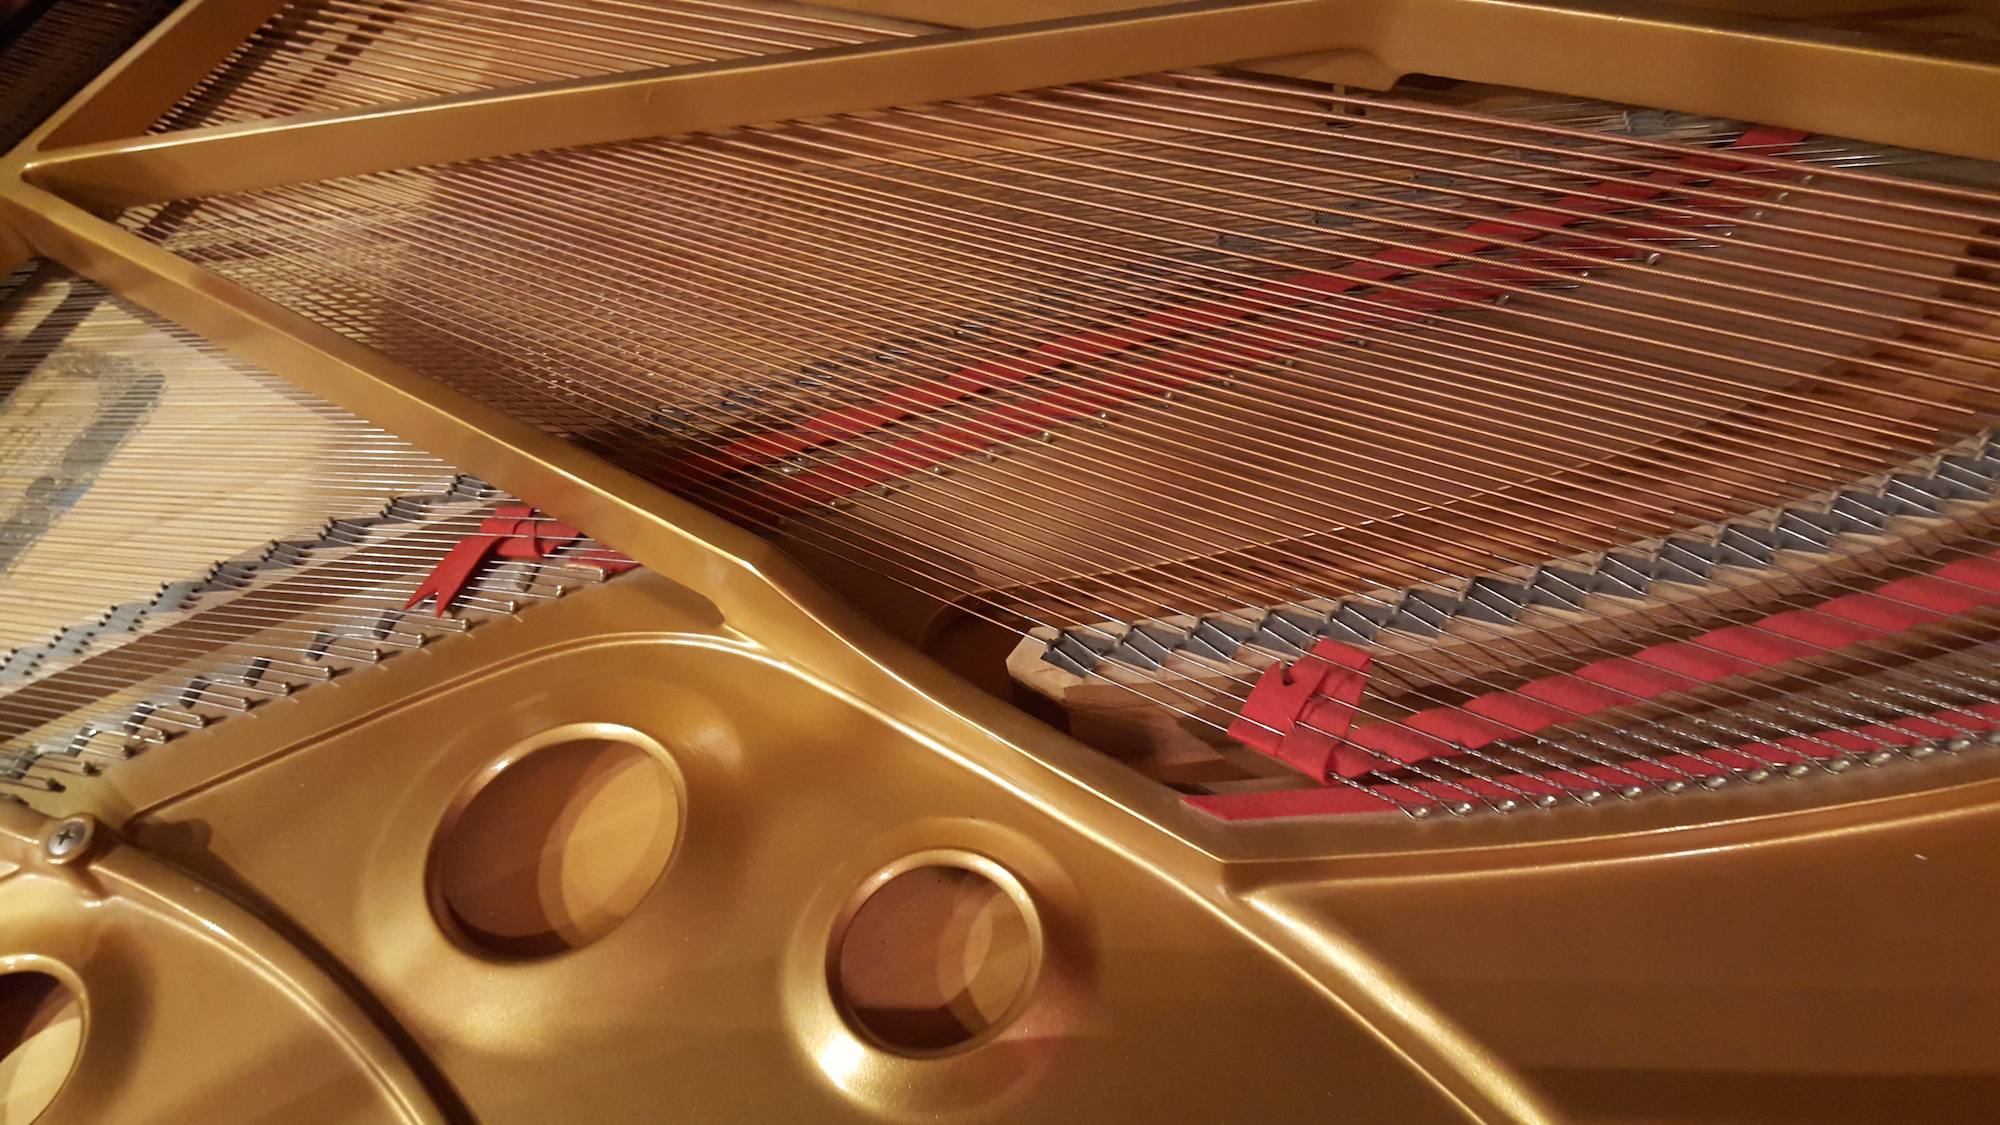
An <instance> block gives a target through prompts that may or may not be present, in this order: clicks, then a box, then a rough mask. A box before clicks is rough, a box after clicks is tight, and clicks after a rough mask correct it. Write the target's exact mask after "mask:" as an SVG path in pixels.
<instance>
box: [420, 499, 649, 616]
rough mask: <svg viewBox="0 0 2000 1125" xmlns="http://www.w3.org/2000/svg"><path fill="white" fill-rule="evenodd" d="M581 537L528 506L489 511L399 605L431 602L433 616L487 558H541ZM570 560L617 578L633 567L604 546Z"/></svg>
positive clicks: (449, 604) (458, 591)
mask: <svg viewBox="0 0 2000 1125" xmlns="http://www.w3.org/2000/svg"><path fill="white" fill-rule="evenodd" d="M581 538H583V532H581V531H578V530H577V529H576V528H573V527H571V526H569V525H568V524H562V523H557V522H555V521H554V520H550V519H545V518H543V517H541V516H537V515H536V514H535V510H534V509H533V508H495V509H494V510H493V515H492V516H491V517H490V518H488V519H483V520H481V521H479V531H478V532H477V533H476V534H473V535H468V536H466V537H465V538H464V539H461V540H459V541H458V542H457V543H455V544H453V545H452V548H451V550H449V551H447V552H445V556H444V558H442V559H439V560H438V564H437V566H435V567H433V568H432V569H431V572H430V574H429V575H428V576H426V577H425V578H424V580H423V582H422V583H420V584H419V585H418V586H417V590H416V593H413V594H411V595H410V600H409V601H407V602H404V603H403V608H404V609H415V608H416V607H417V605H418V604H419V603H421V602H422V601H423V600H424V599H425V598H436V599H437V601H436V604H435V612H436V615H437V616H439V617H443V616H444V611H445V610H447V609H449V608H451V603H452V602H453V601H455V600H457V598H458V595H459V594H460V592H462V591H463V590H464V589H465V584H466V583H468V582H470V581H472V576H473V574H474V573H476V572H477V571H478V570H479V566H480V564H481V563H484V562H485V561H487V560H488V559H491V558H495V557H498V558H503V559H545V558H548V557H549V556H550V555H551V554H553V553H554V552H555V551H556V550H557V549H559V548H561V547H566V546H568V545H569V544H571V543H574V542H576V541H577V540H579V539H581ZM573 561H575V562H580V563H584V564H585V565H588V566H594V567H596V568H598V569H600V570H602V571H604V572H605V573H606V574H607V575H610V574H622V573H624V572H625V571H628V570H631V569H632V568H633V567H636V566H638V565H639V564H638V563H637V562H635V561H633V560H632V559H629V558H626V557H625V556H624V555H621V554H619V553H618V552H616V551H614V550H612V549H611V548H609V547H594V548H592V549H591V550H588V551H585V552H584V553H583V554H581V555H578V556H576V558H575V559H574V560H573Z"/></svg>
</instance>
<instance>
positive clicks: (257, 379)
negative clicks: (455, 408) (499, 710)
mask: <svg viewBox="0 0 2000 1125" xmlns="http://www.w3.org/2000/svg"><path fill="white" fill-rule="evenodd" d="M0 463H4V465H5V466H6V468H5V472H4V475H0V606H4V609H0V786H14V787H25V788H30V789H39V790H49V789H56V788H60V787H61V784H62V777H63V775H65V774H67V773H76V772H94V771H96V770H99V769H101V768H103V766H105V765H106V764H107V763H109V762H111V761H115V760H118V759H122V758H126V757H129V756H131V755H132V754H134V753H137V752H139V751H142V750H144V749H146V748H148V747H151V746H155V745H158V744H160V743H164V742H166V741H168V740H170V739H171V738H173V737H175V736H176V735H178V734H181V733H185V732H187V731H192V730H199V729H202V728H204V727H206V726H208V725H210V724H212V723H214V722H216V721H219V720H221V719H226V718H228V717H229V716H231V715H236V714H242V713H245V712H247V711H249V710H250V709H252V708H253V707H255V706H257V705H259V704H261V703H264V702H267V701H270V700H273V699H279V698H283V697H285V696H286V695H289V694H290V693H292V692H293V691H295V690H298V689H300V688H303V687H308V686H311V685H313V684H317V683H323V682H326V681H329V680H331V679H333V678H335V677H336V676H338V675H339V674H340V673H342V672H344V671H347V670H350V669H353V668H357V667H362V666H366V665H369V664H373V663H376V662H378V661H380V660H381V659H383V658H384V657H386V656H390V655H393V654H395V653H397V652H400V651H406V650H410V649H414V648H417V647H419V646H421V645H422V644H424V643H425V642H427V641H429V640H431V639H433V638H436V637H440V636H446V635H451V634H455V633H462V632H465V631H466V630H467V629H469V628H471V627H472V626H473V625H475V624H478V623H480V622H482V621H486V620H491V619H494V618H496V617H502V616H510V615H512V614H514V613H515V612H517V611H518V610H520V609H521V608H523V607H524V606H526V605H531V604H534V603H535V602H538V601H545V600H548V599H551V598H554V597H558V596H560V595H561V594H562V593H563V592H565V591H566V590H568V589H570V588H573V587H575V586H577V585H580V584H584V583H588V582H594V581H600V580H602V578H603V577H604V576H605V575H606V574H608V573H616V572H618V571H620V570H623V569H629V563H628V562H626V561H624V560H622V557H617V556H612V555H611V554H610V553H609V552H606V551H605V550H604V549H602V548H600V547H598V546H597V545H596V544H594V543H592V542H591V541H589V540H588V539H586V538H584V537H583V536H582V535H581V533H579V532H576V531H575V530H574V529H570V528H566V527H562V526H561V525H557V524H555V523H554V522H553V521H550V520H546V519H544V518H542V517H539V516H538V515H534V514H533V513H530V512H528V511H527V510H526V509H525V508H522V507H520V505H519V502H518V501H515V500H513V499H512V498H511V497H508V496H506V495H505V494H503V493H501V492H499V491H497V490H495V489H493V488H490V487H488V486H487V485H485V484H484V483H482V482H480V481H478V480H476V479H474V478H471V477H468V476H466V475H464V474H462V473H459V472H458V471H457V470H455V469H453V468H452V467H451V466H448V465H446V464H444V463H443V462H441V461H439V460H437V459H436V458H434V457H431V456H429V455H428V454H425V453H424V452H422V451H421V450H418V449H415V448H413V447H412V446H410V445H409V444H408V443H407V442H404V441H402V440H400V439H398V438H396V437H394V436H392V435H390V434H388V433H386V432H384V431H383V430H381V429H380V428H378V427H375V426H372V425H369V424H367V423H365V422H363V421H361V420H360V419H358V418H356V417H354V416H353V415H351V414H348V413H346V412H344V411H341V410H338V409H336V408H334V407H333V406H331V405H330V404H328V403H326V402H324V401H322V400H320V399H317V398H315V397H314V396H312V395H310V394H307V393H305V392H303V391H300V390H299V389H297V388H295V387H293V386H291V385H290V384H288V383H286V382H284V381H282V380H280V379H278V378H276V377H274V376H272V375H270V374H268V373H266V372H263V371H260V370H256V369H253V368H249V367H247V366H246V365H244V364H242V363H240V362H237V361H234V360H232V359H230V358H228V357H227V356H225V355H224V354H222V353H220V352H219V351H217V350H216V349H214V348H213V347H212V346H210V345H208V344H206V343H204V342H202V341H199V340H198V339H196V338H194V337H192V336H189V335H187V334H186V333H184V332H181V331H179V330H177V329H174V328H171V327H169V326H167V325H165V324H163V323H161V322H159V321H157V320H155V319H154V318H152V317H151V316H149V315H147V314H145V313H143V312H141V311H140V310H138V309H136V308H134V307H132V306H130V305H128V304H126V303H125V302H123V301H122V300H120V299H117V298H113V297H111V296H109V295H108V294H106V293H105V292H104V291H103V290H102V289H101V288H99V287H98V286H96V285H95V284H93V283H90V282H87V281H84V280H82V279H80V278H77V277H75V276H74V275H71V274H68V273H67V272H65V271H62V270H60V269H57V268H54V267H46V266H45V267H43V268H41V269H40V271H39V272H38V273H36V274H35V275H34V276H33V277H31V278H30V279H29V280H28V281H26V282H25V284H24V286H23V288H22V289H21V291H20V292H18V293H17V294H16V295H15V296H14V298H13V299H12V300H10V301H9V302H8V305H7V307H6V308H5V309H4V315H0ZM496 522H498V523H504V524H506V525H507V526H506V527H504V528H496V527H494V526H492V525H494V524H495V523H496ZM496 531H497V532H502V533H504V534H500V535H496V534H495V532H496ZM524 537H525V539H526V540H527V541H528V542H530V543H532V544H534V545H535V547H536V549H535V550H532V551H527V550H518V549H516V550H511V551H510V550H506V549H504V547H502V541H504V540H508V539H512V540H514V541H517V542H518V541H520V540H522V539H523V538H524ZM487 540H493V542H492V543H491V544H488V543H487ZM468 543H471V544H473V545H474V549H473V550H470V551H469V550H468V548H467V547H466V544H468ZM484 546H492V547H499V548H501V549H499V550H496V551H484V552H483V553H481V551H480V550H479V548H481V547H484ZM475 556H476V557H475ZM453 558H456V559H459V560H465V561H467V562H468V564H469V565H467V566H465V567H462V568H460V569H462V571H463V574H462V575H461V576H460V577H461V578H462V584H461V585H458V586H451V585H445V584H440V579H439V577H438V576H439V575H441V574H445V573H449V568H447V567H446V565H445V564H446V563H447V561H448V560H450V559H453Z"/></svg>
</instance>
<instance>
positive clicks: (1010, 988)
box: [833, 865, 1035, 1051]
mask: <svg viewBox="0 0 2000 1125" xmlns="http://www.w3.org/2000/svg"><path fill="white" fill-rule="evenodd" d="M1034 953H1035V951H1034V935H1033V934H1032V933H1031V931H1030V927H1029V923H1028V919H1027V918H1026V917H1024V916H1023V914H1022V912H1021V907H1020V906H1019V904H1017V903H1016V902H1015V900H1014V899H1013V897H1012V896H1010V895H1009V894H1008V893H1007V892H1006V891H1005V890H1003V889H1002V888H1001V887H1000V886H999V885H997V884H996V883H994V882H993V880H991V879H988V878H987V877H986V876H984V875H982V874H980V873H979V872H976V871H969V870H966V869H965V868H961V867H950V866H943V865H935V866H927V867H917V868H913V869H912V870H909V871H905V872H903V873H902V874H900V875H896V876H895V877H893V878H891V879H890V880H889V881H888V882H886V883H883V884H882V885H881V886H880V887H878V888H877V889H876V890H875V892H874V893H873V894H871V895H869V896H868V898H867V899H866V900H865V901H864V902H862V904H861V905H860V907H859V908H858V909H856V910H855V912H854V916H853V918H852V919H850V920H849V922H848V924H847V929H846V932H845V933H844V934H843V935H842V936H841V939H840V946H839V952H838V954H837V956H836V957H835V958H834V962H835V964H834V972H833V978H834V985H835V988H836V989H837V991H838V995H839V998H840V1000H841V1003H842V1006H843V1007H845V1008H846V1010H847V1012H848V1014H849V1015H850V1016H851V1017H852V1018H853V1020H854V1021H855V1022H856V1023H858V1024H860V1025H861V1027H862V1029H864V1030H865V1031H867V1033H868V1034H869V1035H871V1036H873V1037H874V1038H875V1039H876V1040H877V1041H879V1042H881V1043H882V1044H883V1045H884V1046H888V1047H892V1048H900V1049H903V1050H909V1051H939V1050H944V1049H946V1048H950V1047H956V1046H958V1045H960V1044H962V1043H965V1042H968V1041H970V1040H972V1039H974V1038H976V1037H978V1036H980V1035H981V1034H983V1033H985V1032H986V1031H988V1030H990V1029H991V1028H993V1027H995V1026H996V1025H998V1024H999V1023H1000V1022H1001V1021H1002V1020H1005V1019H1006V1018H1007V1017H1008V1016H1009V1015H1010V1014H1011V1013H1012V1012H1013V1010H1014V1009H1015V1008H1016V1006H1017V1002H1018V1001H1019V1000H1020V998H1021V995H1022V993H1023V992H1025V991H1026V989H1027V987H1028V983H1029V978H1030V977H1031V976H1032V975H1033V973H1034V959H1035V957H1034Z"/></svg>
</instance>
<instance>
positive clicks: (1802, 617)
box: [1230, 551, 2000, 778]
mask: <svg viewBox="0 0 2000 1125" xmlns="http://www.w3.org/2000/svg"><path fill="white" fill-rule="evenodd" d="M1996 604H2000V551H1996V552H1994V554H1992V555H1981V556H1974V557H1972V558H1967V559H1961V560H1958V561H1956V562H1953V563H1950V564H1948V565H1946V566H1943V567H1940V568H1939V569H1938V571H1937V572H1936V573H1935V574H1920V575H1913V576H1911V577H1908V578H1899V579H1896V580H1895V581H1892V582H1889V583H1886V584H1884V585H1883V586H1882V587H1880V588H1879V589H1878V590H1876V591H1875V592H1873V593H1870V594H1848V595H1845V596H1843V597H1838V598H1833V599H1831V600H1829V601H1826V602H1822V603H1821V604H1820V605H1819V606H1817V607H1814V608H1811V609H1797V610H1786V611H1784V612H1782V613H1775V614H1772V615H1770V616H1768V617H1765V618H1763V619H1762V620H1760V621H1758V622H1756V623H1755V624H1753V625H1730V626H1725V627H1723V628H1720V629H1712V630H1710V631H1709V632H1706V633H1703V634H1701V635H1700V636H1697V637H1693V638H1691V639H1689V640H1685V641H1676V642H1672V643H1669V644H1662V645H1655V646H1653V647H1652V648H1648V649H1644V650H1642V651H1640V652H1638V653H1635V654H1633V655H1632V656H1631V657H1629V658H1626V657H1615V658H1612V659H1607V660H1599V661H1595V662H1593V663H1591V664H1586V665H1584V666H1583V667H1581V668H1578V669H1577V670H1576V671H1574V672H1569V673H1566V674H1563V675H1559V676H1545V677H1543V678H1541V679H1538V680H1531V681H1529V682H1528V683H1525V684H1522V685H1521V686H1520V687H1518V688H1515V689H1514V690H1512V691H1496V692H1488V693H1487V694H1485V695H1481V696H1476V697H1474V698H1473V699H1470V700H1468V701H1466V703H1465V704H1464V705H1463V706H1460V707H1437V708H1432V709H1430V710H1427V711H1419V712H1417V713H1416V714H1414V715H1411V716H1409V717H1408V718H1405V719H1402V720H1400V721H1396V722H1378V723H1370V724H1367V725H1365V726H1362V727H1359V728H1355V727H1353V726H1352V723H1353V718H1354V713H1355V711H1356V710H1357V709H1358V704H1359V702H1360V698H1361V696H1360V694H1359V692H1358V691H1357V692H1355V693H1354V698H1353V699H1352V700H1351V701H1350V705H1349V707H1348V711H1347V714H1346V716H1345V717H1344V721H1341V722H1339V723H1337V724H1334V725H1331V726H1329V725H1322V724H1320V723H1317V722H1312V721H1310V720H1304V721H1305V722H1306V723H1307V725H1308V726H1309V727H1311V728H1316V730H1317V732H1319V733H1315V734H1313V735H1312V736H1311V737H1312V738H1313V739H1314V741H1313V744H1312V745H1313V749H1312V751H1311V753H1310V755H1308V757H1310V760H1312V761H1313V762H1314V763H1319V762H1325V763H1327V764H1328V766H1329V768H1331V769H1332V770H1333V772H1335V773H1337V774H1338V775H1339V776H1341V777H1359V776H1360V775H1362V774H1364V773H1367V772H1369V771H1371V770H1375V769H1380V768H1382V767H1383V766H1384V765H1385V764H1388V763H1402V764H1409V763H1414V762H1420V761H1423V760H1425V759H1427V758H1441V757H1448V756H1450V755H1453V754H1460V753H1464V752H1465V751H1467V750H1477V749H1479V748H1480V747H1483V746H1487V745H1490V744H1492V743H1495V742H1500V741H1503V740H1505V739H1508V738H1513V737H1517V736H1520V735H1526V734H1533V733H1534V732H1536V731H1539V730H1543V729H1545V728H1548V727H1551V726H1555V725H1557V724H1560V723H1567V722H1573V721H1575V720H1577V719H1581V718H1584V717H1586V716H1589V715H1593V714H1596V713H1597V712H1600V711H1606V710H1609V709H1611V708H1614V707H1623V706H1626V705H1628V704H1632V703H1637V702H1640V701H1642V700H1647V699H1655V698H1658V697H1659V696H1662V695H1666V694H1669V693H1671V692H1676V691H1686V690H1687V689H1689V688H1693V687H1699V686H1700V685H1702V684H1707V683H1713V682H1715V681H1717V680H1720V679H1722V678H1724V677H1725V676H1735V675H1741V674H1743V673H1745V672H1752V671H1756V670H1758V669H1761V668H1768V667H1771V666H1772V665H1776V664H1782V663H1784V662H1785V661H1787V660H1797V659H1800V658H1802V657H1808V656H1814V655H1818V654H1821V653H1825V652H1829V651H1832V650H1833V649H1836V648H1839V647H1841V646H1843V645H1849V644H1855V643H1858V642H1861V641H1867V640H1874V639H1876V638H1879V637H1883V636H1886V635H1888V631H1887V630H1885V629H1884V628H1882V627H1881V626H1882V623H1883V622H1887V621H1893V622H1895V623H1896V628H1897V629H1898V630H1901V629H1908V628H1911V627H1914V626H1917V625H1922V624H1927V623H1929V622H1933V621H1940V620H1943V619H1945V618H1947V617H1950V616H1952V615H1954V614H1957V613H1963V612H1965V611H1966V610H1968V609H1973V608H1976V607H1978V606H1986V605H1996ZM1857 618H1858V619H1857ZM1331 643H1332V642H1322V645H1325V644H1331ZM1338 647H1339V648H1341V649H1345V650H1346V651H1349V652H1353V653H1355V655H1356V656H1360V655H1361V654H1360V653H1359V650H1353V649H1347V648H1346V646H1344V645H1342V646H1338ZM1314 652H1315V653H1318V652H1319V650H1318V649H1315V650H1314ZM1345 663H1346V665H1347V666H1348V667H1350V668H1354V669H1356V670H1357V674H1358V675H1360V676H1361V677H1362V681H1363V683H1364V684H1365V680H1366V672H1367V666H1366V665H1365V664H1356V663H1355V662H1354V660H1353V659H1352V658H1347V659H1346V660H1345ZM1275 671H1276V669H1270V670H1266V671H1265V673H1264V676H1263V678H1262V679H1260V680H1259V681H1258V683H1257V685H1256V687H1254V688H1252V689H1251V692H1250V695H1249V697H1248V698H1247V699H1246V700H1245V701H1244V705H1243V707H1244V710H1243V714H1244V715H1245V716H1246V717H1247V716H1250V715H1251V714H1252V713H1253V712H1254V713H1255V715H1256V716H1257V719H1256V723H1257V729H1260V730H1265V729H1268V730H1276V731H1286V730H1290V729H1292V728H1291V726H1290V725H1289V724H1291V723H1294V722H1299V721H1301V717H1302V715H1303V714H1304V712H1303V711H1301V710H1298V709H1297V708H1302V707H1306V706H1309V705H1316V704H1314V698H1315V697H1314V696H1313V694H1312V693H1311V692H1304V693H1298V692H1294V691H1291V690H1290V689H1289V688H1281V687H1277V686H1272V685H1280V684H1282V683H1283V681H1282V680H1281V679H1280V678H1276V677H1274V675H1273V673H1274V672H1275ZM1350 687H1351V685H1343V690H1349V689H1350ZM1343 698H1344V697H1343ZM1230 733H1231V734H1232V736H1234V735H1235V727H1233V726H1232V727H1231V728H1230ZM1240 740H1241V741H1243V742H1245V743H1246V744H1248V745H1251V746H1255V747H1256V748H1258V749H1260V750H1264V752H1265V753H1276V750H1274V749H1273V748H1271V747H1270V746H1267V745H1266V743H1267V742H1269V741H1270V739H1264V740H1263V741H1251V740H1250V739H1240ZM1279 756H1281V757H1285V755H1282V754H1281V755H1279ZM1286 760H1287V761H1292V758H1290V757H1286ZM1293 764H1295V765H1296V764H1299V763H1298V762H1296V761H1295V762H1294V763H1293ZM1308 772H1309V773H1311V771H1310V770H1308ZM1312 776H1313V777H1315V778H1323V777H1324V776H1325V775H1324V774H1319V773H1313V774H1312Z"/></svg>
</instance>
